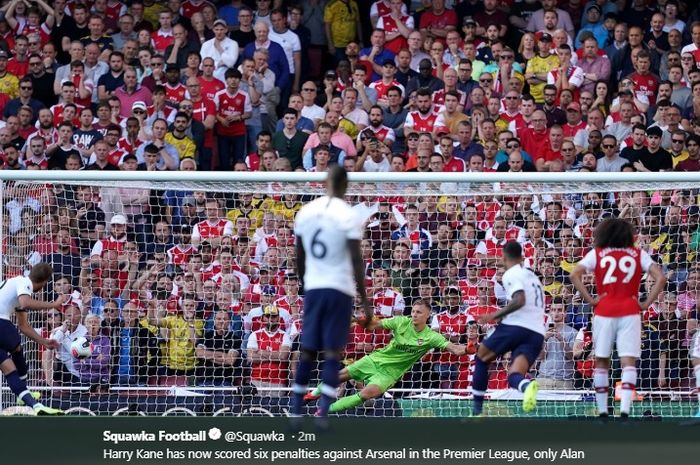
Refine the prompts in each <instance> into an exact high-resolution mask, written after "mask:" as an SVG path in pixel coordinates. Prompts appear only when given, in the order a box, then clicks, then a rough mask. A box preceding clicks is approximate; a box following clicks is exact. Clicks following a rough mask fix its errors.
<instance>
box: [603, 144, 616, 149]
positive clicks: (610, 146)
mask: <svg viewBox="0 0 700 465" xmlns="http://www.w3.org/2000/svg"><path fill="white" fill-rule="evenodd" d="M603 148H604V149H614V148H615V144H603Z"/></svg>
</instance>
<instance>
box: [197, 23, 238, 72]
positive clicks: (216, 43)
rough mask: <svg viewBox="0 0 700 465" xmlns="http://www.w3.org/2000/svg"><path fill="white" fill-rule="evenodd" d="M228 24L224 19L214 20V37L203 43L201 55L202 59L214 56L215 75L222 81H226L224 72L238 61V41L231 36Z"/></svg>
mask: <svg viewBox="0 0 700 465" xmlns="http://www.w3.org/2000/svg"><path fill="white" fill-rule="evenodd" d="M227 34H228V26H227V25H226V21H224V20H223V19H217V20H216V21H214V38H213V39H209V40H207V41H206V42H204V43H203V44H202V49H201V50H200V55H201V56H202V59H204V58H212V59H213V60H214V67H215V68H216V69H215V70H214V77H215V78H217V79H218V80H220V81H221V82H226V78H225V77H224V74H225V73H226V70H227V69H229V68H233V66H234V65H235V64H236V62H237V61H238V43H237V42H236V41H235V40H233V39H231V38H229V37H228V36H227Z"/></svg>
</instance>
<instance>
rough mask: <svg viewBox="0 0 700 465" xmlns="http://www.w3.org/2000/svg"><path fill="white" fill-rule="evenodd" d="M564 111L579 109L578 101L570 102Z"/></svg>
mask: <svg viewBox="0 0 700 465" xmlns="http://www.w3.org/2000/svg"><path fill="white" fill-rule="evenodd" d="M566 111H578V112H580V111H581V105H580V104H579V103H578V102H571V103H570V104H569V106H568V107H566Z"/></svg>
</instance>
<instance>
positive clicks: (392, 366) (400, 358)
mask: <svg viewBox="0 0 700 465" xmlns="http://www.w3.org/2000/svg"><path fill="white" fill-rule="evenodd" d="M382 328H384V329H388V330H390V331H391V332H392V334H393V338H392V339H391V342H390V343H389V345H388V346H386V347H384V348H383V349H380V350H378V351H376V352H372V353H371V354H369V355H368V357H369V358H370V359H372V361H373V362H374V363H375V364H376V365H377V366H378V367H379V368H382V369H383V371H384V373H386V374H387V375H389V376H393V377H394V378H396V379H398V378H400V377H402V376H403V374H404V373H406V372H407V371H408V370H409V369H410V368H411V367H412V366H413V364H414V363H416V362H417V361H418V360H419V359H420V358H421V357H422V356H423V355H425V354H426V353H427V352H428V351H429V350H430V349H441V350H442V349H444V348H445V347H447V344H449V341H448V340H447V339H445V338H444V336H442V335H441V334H440V333H436V332H435V331H433V330H432V329H430V327H428V326H427V325H426V327H425V328H423V331H421V332H416V330H415V328H414V327H413V322H412V321H411V318H410V317H407V316H397V317H394V318H387V319H386V320H382Z"/></svg>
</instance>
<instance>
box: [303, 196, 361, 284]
mask: <svg viewBox="0 0 700 465" xmlns="http://www.w3.org/2000/svg"><path fill="white" fill-rule="evenodd" d="M361 226H362V225H361V222H360V221H359V218H358V216H357V215H356V214H355V212H354V211H353V209H352V208H351V207H350V205H348V204H347V202H345V201H344V200H342V199H339V198H335V197H328V196H323V197H320V198H318V199H316V200H314V201H313V202H310V203H308V204H307V205H306V206H304V207H303V208H302V209H301V210H299V213H298V214H297V216H296V219H295V221H294V234H295V235H296V236H297V240H301V241H302V244H303V245H304V252H305V253H306V272H305V274H304V277H303V278H304V289H306V290H311V289H336V290H338V291H340V292H343V293H345V294H348V295H350V296H354V295H355V281H354V279H353V269H352V260H351V259H350V251H349V249H348V240H353V239H354V240H361V239H362V229H361Z"/></svg>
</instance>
